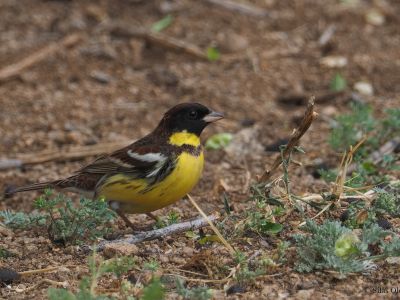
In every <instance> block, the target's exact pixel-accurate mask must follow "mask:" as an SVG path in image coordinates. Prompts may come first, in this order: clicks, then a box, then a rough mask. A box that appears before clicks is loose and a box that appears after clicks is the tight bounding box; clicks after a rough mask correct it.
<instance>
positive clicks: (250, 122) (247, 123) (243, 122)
mask: <svg viewBox="0 0 400 300" xmlns="http://www.w3.org/2000/svg"><path fill="white" fill-rule="evenodd" d="M255 123H256V121H255V120H254V119H251V118H245V119H243V120H241V121H240V125H242V126H243V127H251V126H253V125H254V124H255Z"/></svg>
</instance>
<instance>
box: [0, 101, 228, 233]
mask: <svg viewBox="0 0 400 300" xmlns="http://www.w3.org/2000/svg"><path fill="white" fill-rule="evenodd" d="M223 118H224V115H223V114H222V113H219V112H215V111H213V110H211V109H209V108H208V107H206V106H204V105H202V104H200V103H180V104H177V105H175V106H173V107H172V108H170V109H169V110H168V111H167V112H166V113H165V114H164V116H163V117H162V119H161V121H160V122H159V123H158V126H157V127H156V128H155V129H154V130H153V131H152V132H151V133H149V134H148V135H146V136H144V137H143V138H141V139H139V140H137V141H135V142H133V143H132V144H130V145H128V146H126V147H124V148H122V149H119V150H116V151H114V152H112V153H110V154H108V155H103V156H100V157H99V158H97V159H95V160H94V161H93V162H91V163H90V164H88V165H85V166H84V167H82V168H81V169H79V170H77V171H76V172H75V173H73V174H72V175H70V176H68V177H65V178H61V179H58V180H54V181H47V182H41V183H34V184H30V185H26V186H22V187H17V188H14V189H11V190H9V191H7V195H6V196H8V197H9V196H12V195H14V194H16V193H20V192H26V191H33V190H45V189H48V188H50V189H55V190H60V191H69V192H75V193H79V194H81V195H83V196H84V197H87V198H90V199H93V200H99V199H104V200H106V201H107V202H108V203H109V206H110V208H111V209H113V210H114V211H115V212H116V213H117V214H118V215H119V216H120V217H121V218H122V219H123V220H124V221H125V223H126V225H128V226H130V227H131V228H134V226H133V224H132V223H131V222H130V220H129V219H128V218H127V216H126V214H140V213H144V214H147V215H148V216H149V217H151V218H153V219H154V220H158V218H157V217H156V216H154V215H153V214H152V212H154V211H156V210H158V209H160V208H163V207H166V206H169V205H171V204H173V203H175V202H176V201H178V200H180V199H181V198H183V197H184V196H186V195H187V194H188V193H189V192H190V191H191V190H192V189H193V187H194V186H195V185H196V184H197V182H198V181H199V179H200V177H201V174H202V171H203V165H204V153H203V146H202V144H201V141H200V135H201V133H202V131H203V130H204V129H205V128H206V127H207V125H209V124H210V123H213V122H216V121H218V120H220V119H223Z"/></svg>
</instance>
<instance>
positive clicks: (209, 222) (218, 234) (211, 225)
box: [187, 194, 236, 255]
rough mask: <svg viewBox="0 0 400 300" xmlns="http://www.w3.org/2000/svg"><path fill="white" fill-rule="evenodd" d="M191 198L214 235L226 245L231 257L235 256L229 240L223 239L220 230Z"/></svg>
mask: <svg viewBox="0 0 400 300" xmlns="http://www.w3.org/2000/svg"><path fill="white" fill-rule="evenodd" d="M187 196H188V198H189V201H190V202H191V203H192V204H193V206H194V207H195V208H196V209H197V210H198V212H199V213H200V214H201V216H202V217H203V218H204V219H205V220H206V221H207V223H208V224H209V225H210V227H211V229H212V230H213V231H214V233H215V234H216V235H217V236H218V238H219V239H220V240H221V242H222V243H223V244H224V246H225V247H226V248H227V249H228V250H229V252H230V254H231V255H234V254H235V253H236V251H235V249H233V247H232V246H231V245H230V244H229V243H228V242H227V240H226V239H225V238H224V237H223V235H222V234H221V232H219V230H218V228H217V227H215V226H214V224H213V223H212V220H211V219H210V218H209V217H207V215H206V214H205V213H204V211H203V210H202V209H201V208H200V206H199V205H198V204H197V203H196V201H194V199H193V198H192V197H191V196H190V195H189V194H188V195H187Z"/></svg>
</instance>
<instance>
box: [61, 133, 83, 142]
mask: <svg viewBox="0 0 400 300" xmlns="http://www.w3.org/2000/svg"><path fill="white" fill-rule="evenodd" d="M82 140H83V136H82V134H81V133H80V132H79V131H70V132H68V133H67V134H66V135H65V142H66V143H67V144H79V143H80V142H82Z"/></svg>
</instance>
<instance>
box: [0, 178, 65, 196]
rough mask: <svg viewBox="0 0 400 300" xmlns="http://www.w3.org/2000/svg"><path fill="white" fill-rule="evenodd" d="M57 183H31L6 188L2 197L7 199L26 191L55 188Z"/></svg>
mask: <svg viewBox="0 0 400 300" xmlns="http://www.w3.org/2000/svg"><path fill="white" fill-rule="evenodd" d="M57 183H58V181H47V182H41V183H33V184H29V185H25V186H21V187H17V188H8V189H6V190H5V192H4V197H5V198H8V197H11V196H13V195H14V194H16V193H21V192H28V191H39V190H45V189H48V188H55V187H57Z"/></svg>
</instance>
